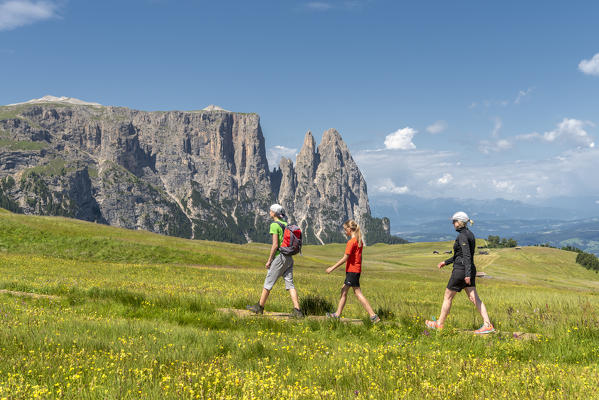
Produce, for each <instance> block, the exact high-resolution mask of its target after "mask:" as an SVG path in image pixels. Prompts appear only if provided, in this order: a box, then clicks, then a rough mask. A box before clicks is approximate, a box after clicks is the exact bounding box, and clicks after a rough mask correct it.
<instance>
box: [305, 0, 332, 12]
mask: <svg viewBox="0 0 599 400" xmlns="http://www.w3.org/2000/svg"><path fill="white" fill-rule="evenodd" d="M306 8H309V9H310V10H314V11H327V10H330V9H331V8H333V5H332V4H331V3H325V2H322V1H311V2H309V3H308V4H306Z"/></svg>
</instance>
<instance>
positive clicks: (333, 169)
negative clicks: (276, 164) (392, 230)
mask: <svg viewBox="0 0 599 400" xmlns="http://www.w3.org/2000/svg"><path fill="white" fill-rule="evenodd" d="M278 172H279V173H280V174H281V186H280V191H279V193H278V200H279V202H280V203H281V204H282V205H283V206H284V207H286V208H287V209H288V212H289V214H290V216H291V218H292V219H293V220H294V221H296V223H297V224H298V225H299V226H300V227H301V228H302V229H303V230H304V232H305V233H306V236H307V239H308V241H310V242H315V243H329V242H337V241H343V240H344V238H343V236H342V234H341V232H342V231H341V225H342V224H343V222H345V221H346V220H348V219H355V220H356V221H357V222H358V223H359V224H361V223H362V218H363V216H364V215H365V214H367V215H370V207H369V205H368V195H367V189H366V181H365V180H364V177H363V176H362V174H361V172H360V170H359V168H358V166H357V165H356V163H355V161H354V160H353V158H352V157H351V154H350V152H349V149H348V148H347V145H346V144H345V142H343V140H342V139H341V135H339V133H338V132H337V131H336V130H334V129H329V130H328V131H326V132H325V133H324V135H323V137H322V142H321V143H320V145H319V146H318V148H317V147H316V144H315V141H314V137H313V136H312V133H311V132H308V133H306V137H305V139H304V144H303V146H302V149H301V150H300V152H299V154H298V155H297V160H296V167H295V170H294V168H293V165H292V164H291V161H289V160H287V159H285V158H283V159H282V160H281V164H280V170H279V171H278Z"/></svg>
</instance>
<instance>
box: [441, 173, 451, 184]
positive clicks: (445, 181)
mask: <svg viewBox="0 0 599 400" xmlns="http://www.w3.org/2000/svg"><path fill="white" fill-rule="evenodd" d="M451 181H453V175H451V174H449V173H445V174H443V176H442V177H440V178H439V179H437V183H438V184H439V185H447V184H448V183H450V182H451Z"/></svg>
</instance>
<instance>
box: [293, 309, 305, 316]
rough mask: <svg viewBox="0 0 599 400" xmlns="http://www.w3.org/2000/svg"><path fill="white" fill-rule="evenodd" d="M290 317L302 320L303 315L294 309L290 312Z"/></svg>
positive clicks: (300, 311)
mask: <svg viewBox="0 0 599 400" xmlns="http://www.w3.org/2000/svg"><path fill="white" fill-rule="evenodd" d="M291 316H292V317H294V318H304V313H303V312H302V310H300V309H299V308H294V309H293V311H291Z"/></svg>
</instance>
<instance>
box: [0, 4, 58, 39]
mask: <svg viewBox="0 0 599 400" xmlns="http://www.w3.org/2000/svg"><path fill="white" fill-rule="evenodd" d="M57 11H58V5H57V4H56V3H54V2H52V1H30V0H9V1H4V2H1V3H0V31H8V30H11V29H15V28H18V27H20V26H24V25H31V24H33V23H35V22H38V21H43V20H46V19H50V18H54V17H56V16H57V14H56V12H57Z"/></svg>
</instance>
